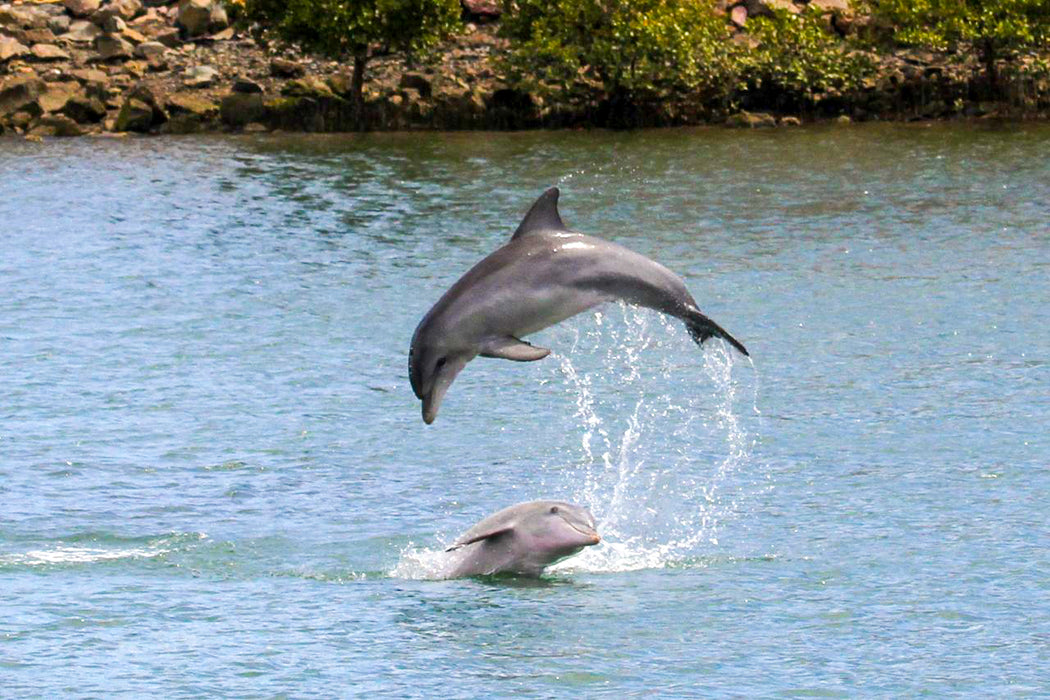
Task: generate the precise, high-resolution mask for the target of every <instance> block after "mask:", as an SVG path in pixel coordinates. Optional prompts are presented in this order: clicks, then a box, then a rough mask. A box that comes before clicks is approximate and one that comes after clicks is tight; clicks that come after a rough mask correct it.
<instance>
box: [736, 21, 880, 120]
mask: <svg viewBox="0 0 1050 700" xmlns="http://www.w3.org/2000/svg"><path fill="white" fill-rule="evenodd" d="M747 28H748V31H749V33H750V35H751V37H752V39H753V40H754V41H756V42H757V46H756V48H754V49H753V50H751V51H750V52H748V54H747V55H746V56H744V57H743V58H742V60H743V61H744V62H745V63H746V65H747V70H746V73H747V76H748V79H747V83H748V88H749V89H750V90H752V91H756V92H760V93H761V92H764V93H767V94H768V93H774V94H780V95H786V96H789V97H791V98H793V99H794V100H796V101H798V102H801V103H804V104H809V105H814V104H816V103H818V102H820V101H821V100H822V99H825V98H827V97H839V96H842V95H847V94H849V93H851V92H853V91H855V90H857V89H859V88H860V87H861V86H862V85H863V83H864V80H865V79H866V78H868V77H869V76H872V75H874V72H875V66H874V64H873V63H872V61H871V60H870V59H868V58H867V56H866V55H865V54H863V53H860V52H857V51H852V50H850V49H851V47H850V46H849V45H848V44H846V43H845V42H843V41H842V40H841V39H840V38H839V37H837V36H836V35H834V34H832V33H831V32H830V31H828V29H827V28H826V23H825V19H824V18H823V17H822V16H821V15H820V14H819V13H818V12H812V11H807V12H804V13H802V14H801V15H796V14H792V13H790V12H787V11H784V10H778V11H776V12H775V13H774V15H773V16H772V17H756V18H754V19H753V20H749V21H748V25H747Z"/></svg>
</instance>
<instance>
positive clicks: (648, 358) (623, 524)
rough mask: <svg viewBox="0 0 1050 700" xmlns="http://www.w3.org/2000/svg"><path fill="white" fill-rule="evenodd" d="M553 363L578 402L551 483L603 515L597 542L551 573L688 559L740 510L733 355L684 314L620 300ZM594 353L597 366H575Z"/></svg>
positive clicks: (741, 434) (712, 543)
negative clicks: (700, 334) (702, 339)
mask: <svg viewBox="0 0 1050 700" xmlns="http://www.w3.org/2000/svg"><path fill="white" fill-rule="evenodd" d="M572 332H573V333H574V338H573V342H572V343H571V345H570V347H571V349H570V351H569V352H568V353H567V354H565V355H561V356H559V357H558V360H559V364H558V368H557V371H558V372H559V373H560V374H561V375H562V377H563V382H564V385H565V386H566V391H567V392H569V394H570V396H571V397H572V398H573V399H574V401H575V406H576V411H575V415H574V418H575V420H576V421H577V424H578V426H579V427H578V429H579V432H580V447H579V450H578V454H577V456H576V458H575V459H573V460H571V463H569V464H560V465H559V464H556V463H555V464H552V465H550V466H552V467H555V469H553V470H552V471H553V472H554V473H557V474H560V475H562V477H561V478H560V483H559V485H558V492H562V493H572V494H573V495H574V498H575V500H577V501H578V502H580V503H582V504H584V505H586V506H587V507H588V508H590V510H591V511H592V512H593V513H594V514H595V516H596V517H597V518H598V520H599V523H600V526H599V529H600V531H601V533H602V537H603V543H602V544H601V545H600V546H598V547H593V548H590V549H587V550H585V551H584V552H583V553H582V554H581V555H580V556H578V557H574V558H572V559H569V560H567V561H565V562H563V563H562V564H560V565H558V566H557V567H555V570H557V571H574V570H575V571H624V570H630V569H638V568H652V567H662V566H668V565H674V564H676V563H679V562H682V561H684V560H695V559H696V558H697V557H701V556H703V555H704V554H707V553H710V552H711V551H712V550H713V549H714V548H715V547H717V545H718V533H719V531H720V528H722V527H723V526H724V524H725V522H726V521H727V520H728V519H729V518H730V517H731V516H732V515H733V514H734V513H736V512H737V511H738V509H739V505H740V504H739V497H740V489H739V484H738V483H737V480H736V478H735V477H736V476H737V475H738V474H740V473H742V472H744V471H745V468H746V467H747V466H748V462H749V460H750V457H751V448H752V443H751V441H750V439H749V438H748V436H747V433H746V431H745V430H744V427H743V425H742V421H741V420H740V417H739V416H738V414H737V413H736V404H737V395H738V393H739V385H738V381H737V380H735V379H734V377H733V363H734V356H733V355H732V354H731V351H730V350H729V349H728V348H727V347H726V346H723V345H720V344H718V343H710V344H708V345H707V346H705V348H704V352H702V353H701V352H698V351H697V349H696V347H695V346H694V345H693V344H692V341H691V340H690V339H689V338H688V336H687V335H686V333H685V332H684V330H683V329H682V328H680V324H678V322H676V321H674V320H673V319H668V318H667V317H664V316H660V315H658V314H655V313H652V312H649V311H644V310H639V309H635V308H632V307H628V306H625V305H619V306H612V307H609V308H608V310H607V313H606V314H605V315H603V314H596V316H595V323H593V324H591V325H589V326H585V325H583V324H576V325H575V326H574V327H573V328H572ZM591 357H599V358H600V362H599V363H598V366H597V367H594V368H591V369H588V370H586V371H584V370H581V368H580V366H579V365H582V364H587V363H589V362H590V360H589V358H591Z"/></svg>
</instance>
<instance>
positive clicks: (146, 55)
mask: <svg viewBox="0 0 1050 700" xmlns="http://www.w3.org/2000/svg"><path fill="white" fill-rule="evenodd" d="M480 13H481V14H479V15H477V16H476V17H475V18H476V19H479V20H484V19H487V18H491V15H488V14H486V11H485V9H484V7H482V9H481V10H480ZM468 19H469V17H468ZM501 45H502V42H501V40H500V39H498V38H497V37H496V36H495V31H494V30H493V28H492V27H491V26H488V27H482V28H481V29H478V28H477V27H476V25H474V24H468V25H467V29H466V32H465V34H463V35H462V36H460V37H457V38H456V39H455V40H454V41H453V42H451V43H450V44H449V45H448V46H447V47H445V50H444V51H443V52H442V57H441V59H440V60H439V61H438V62H437V63H436V64H429V65H428V66H427V68H426V70H425V71H420V70H415V71H414V70H408V69H407V68H406V66H405V64H404V62H403V60H402V59H400V58H398V57H387V58H381V59H376V60H375V61H373V62H371V63H370V65H369V80H368V82H367V84H366V86H365V97H366V104H365V123H364V126H365V127H366V128H372V129H407V128H446V129H456V128H476V127H483V126H490V127H492V126H499V125H506V126H511V125H514V122H513V120H512V119H508V118H506V117H504V116H502V115H503V112H505V111H513V110H514V108H515V107H516V106H517V104H516V103H515V102H514V97H513V96H512V97H511V98H509V99H508V97H507V95H504V94H503V93H501V92H500V88H499V86H498V85H496V86H494V85H491V84H489V85H485V84H484V83H485V81H490V82H491V80H492V79H493V78H494V77H495V76H494V74H493V73H492V71H491V69H489V68H488V67H487V66H486V60H487V58H488V56H489V54H490V52H491V51H492V49H493V47H499V46H501ZM349 88H350V69H349V67H348V66H345V65H342V64H340V63H337V62H334V61H326V60H322V59H319V58H316V57H310V56H305V55H303V54H301V53H299V52H298V51H297V50H296V49H295V47H289V46H286V45H281V44H273V45H271V44H269V43H268V42H267V41H265V40H263V39H259V38H256V37H254V36H252V35H251V33H250V32H248V31H246V30H244V29H239V28H237V27H235V26H233V25H231V23H230V20H229V17H228V14H227V11H226V10H225V9H224V7H223V5H222V4H221V3H220V2H219V1H218V0H180V1H179V2H170V1H165V0H104V1H102V2H100V0H61V1H57V0H56V1H50V2H22V3H13V4H0V133H8V134H21V135H25V136H26V137H28V138H40V137H44V136H79V135H83V134H110V133H129V132H138V133H179V134H183V133H195V132H201V131H219V130H247V131H269V130H275V129H285V130H293V131H344V130H349V129H352V128H355V127H356V126H357V122H356V121H355V120H354V115H353V114H352V109H351V105H350V101H349V100H348V99H347V93H348V91H349ZM504 92H507V91H504ZM512 95H514V94H513V93H512ZM505 103H506V104H505ZM515 118H516V117H515Z"/></svg>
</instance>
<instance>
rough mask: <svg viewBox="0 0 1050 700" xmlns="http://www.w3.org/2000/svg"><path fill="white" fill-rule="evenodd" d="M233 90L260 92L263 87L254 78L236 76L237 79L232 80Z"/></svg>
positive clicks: (246, 92)
mask: <svg viewBox="0 0 1050 700" xmlns="http://www.w3.org/2000/svg"><path fill="white" fill-rule="evenodd" d="M233 91H234V92H240V93H244V94H246V95H251V94H255V93H261V92H262V91H263V88H262V85H260V84H259V83H257V82H255V81H254V80H249V79H248V78H237V80H235V81H233Z"/></svg>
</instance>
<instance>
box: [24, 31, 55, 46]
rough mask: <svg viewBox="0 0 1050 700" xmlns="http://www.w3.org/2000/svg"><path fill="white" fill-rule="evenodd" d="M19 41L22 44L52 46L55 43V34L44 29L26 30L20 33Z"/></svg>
mask: <svg viewBox="0 0 1050 700" xmlns="http://www.w3.org/2000/svg"><path fill="white" fill-rule="evenodd" d="M21 41H22V43H24V44H53V43H55V34H54V32H52V31H51V30H50V29H48V28H46V27H45V28H44V29H27V30H25V31H24V32H22V37H21Z"/></svg>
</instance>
